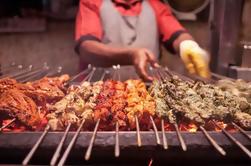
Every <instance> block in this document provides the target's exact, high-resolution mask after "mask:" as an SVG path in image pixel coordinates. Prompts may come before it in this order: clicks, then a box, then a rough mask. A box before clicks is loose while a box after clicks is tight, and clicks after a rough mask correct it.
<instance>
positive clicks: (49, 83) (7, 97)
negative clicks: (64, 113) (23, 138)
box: [0, 75, 69, 129]
mask: <svg viewBox="0 0 251 166" xmlns="http://www.w3.org/2000/svg"><path fill="white" fill-rule="evenodd" d="M68 79H69V76H68V75H62V76H60V77H54V78H48V77H44V78H43V79H41V80H37V81H34V82H28V83H24V84H22V83H18V82H17V81H16V80H14V79H11V78H4V79H0V100H1V101H0V112H1V116H0V121H3V120H4V119H6V118H9V119H12V118H16V119H17V121H18V122H21V123H22V124H24V125H25V126H27V127H29V128H32V129H37V128H39V127H41V126H40V124H41V123H43V116H44V115H45V114H46V112H47V107H46V105H47V104H48V103H53V102H55V101H57V100H59V99H61V98H62V97H64V95H65V94H64V92H63V84H64V82H65V81H67V80H68Z"/></svg>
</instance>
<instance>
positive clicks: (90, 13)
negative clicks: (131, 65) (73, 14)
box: [75, 0, 185, 52]
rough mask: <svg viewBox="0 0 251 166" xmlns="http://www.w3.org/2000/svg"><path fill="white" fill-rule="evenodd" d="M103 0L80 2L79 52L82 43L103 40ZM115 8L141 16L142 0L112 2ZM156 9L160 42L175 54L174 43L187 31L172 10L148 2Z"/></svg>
mask: <svg viewBox="0 0 251 166" xmlns="http://www.w3.org/2000/svg"><path fill="white" fill-rule="evenodd" d="M102 1H103V0H80V3H79V11H78V14H77V19H76V35H75V40H76V41H77V50H78V46H79V45H80V43H81V42H83V41H85V40H97V41H100V40H101V39H102V35H103V34H102V33H103V30H102V25H101V20H100V14H99V11H100V7H101V4H102ZM112 1H113V3H114V7H116V9H117V10H118V11H119V12H120V13H121V14H122V15H128V16H135V15H139V14H140V12H141V3H142V0H129V1H127V2H126V1H124V0H112ZM148 1H149V3H150V5H151V6H152V8H153V9H154V12H155V15H156V18H157V19H156V20H157V23H158V29H159V33H160V34H159V36H160V40H161V41H162V42H163V43H164V45H165V46H166V48H167V49H168V50H169V51H171V52H174V49H173V46H172V44H173V41H174V40H175V39H176V38H177V37H178V36H179V35H180V34H181V33H183V32H185V29H184V28H183V27H182V26H181V25H180V23H179V22H178V21H177V20H176V18H175V17H174V16H173V15H172V13H171V10H170V8H169V7H168V6H167V5H166V4H164V3H162V2H161V1H159V0H148Z"/></svg>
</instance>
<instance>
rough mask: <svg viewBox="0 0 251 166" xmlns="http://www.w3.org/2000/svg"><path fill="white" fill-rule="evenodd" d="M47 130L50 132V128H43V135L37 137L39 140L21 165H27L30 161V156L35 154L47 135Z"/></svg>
mask: <svg viewBox="0 0 251 166" xmlns="http://www.w3.org/2000/svg"><path fill="white" fill-rule="evenodd" d="M49 130H50V126H49V125H47V126H46V127H45V130H44V132H43V134H42V135H41V136H40V137H39V139H38V140H37V142H36V144H35V145H34V146H33V148H32V149H31V151H30V152H29V153H28V155H27V156H26V157H25V159H24V160H23V162H22V165H28V163H29V161H30V160H31V158H32V156H33V155H34V153H35V152H36V150H37V148H38V147H39V145H40V144H41V143H42V141H43V140H44V137H45V136H46V134H47V133H48V131H49Z"/></svg>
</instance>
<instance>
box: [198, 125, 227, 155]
mask: <svg viewBox="0 0 251 166" xmlns="http://www.w3.org/2000/svg"><path fill="white" fill-rule="evenodd" d="M200 130H201V131H202V132H203V133H204V135H205V136H206V138H207V139H208V141H209V142H210V143H211V144H212V145H213V147H214V148H215V149H216V150H217V151H218V152H219V153H220V154H221V155H223V156H225V155H226V152H225V150H224V149H223V148H222V147H220V146H219V145H218V144H217V142H216V141H215V140H214V139H213V138H212V137H211V136H210V135H209V134H208V132H207V131H206V129H205V128H204V127H202V126H200Z"/></svg>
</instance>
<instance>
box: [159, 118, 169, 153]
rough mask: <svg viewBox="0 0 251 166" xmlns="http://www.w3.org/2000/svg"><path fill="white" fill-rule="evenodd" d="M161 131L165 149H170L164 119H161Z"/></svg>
mask: <svg viewBox="0 0 251 166" xmlns="http://www.w3.org/2000/svg"><path fill="white" fill-rule="evenodd" d="M161 131H162V139H163V148H164V149H168V144H167V139H166V132H165V126H164V119H161Z"/></svg>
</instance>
